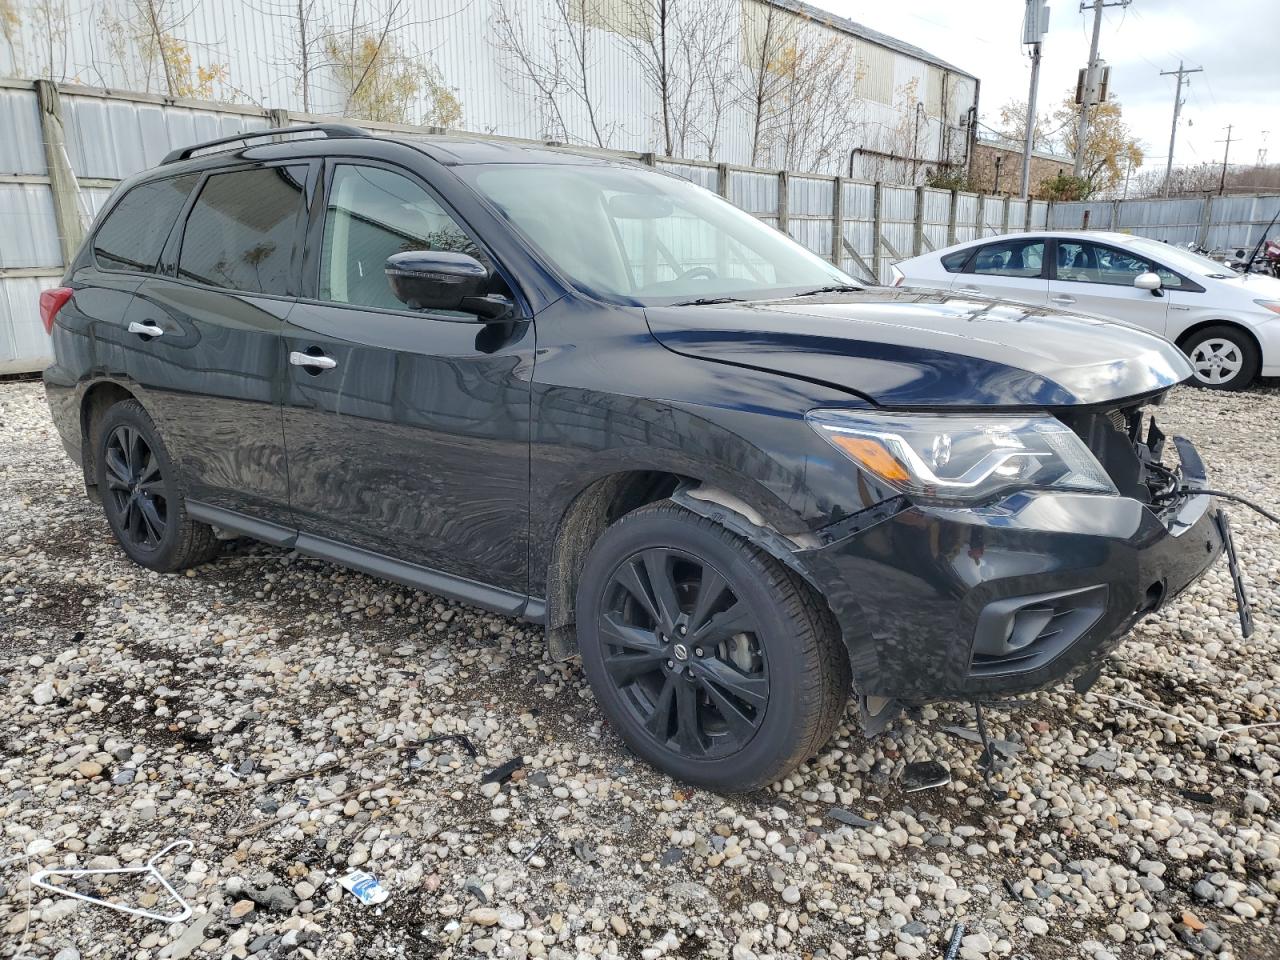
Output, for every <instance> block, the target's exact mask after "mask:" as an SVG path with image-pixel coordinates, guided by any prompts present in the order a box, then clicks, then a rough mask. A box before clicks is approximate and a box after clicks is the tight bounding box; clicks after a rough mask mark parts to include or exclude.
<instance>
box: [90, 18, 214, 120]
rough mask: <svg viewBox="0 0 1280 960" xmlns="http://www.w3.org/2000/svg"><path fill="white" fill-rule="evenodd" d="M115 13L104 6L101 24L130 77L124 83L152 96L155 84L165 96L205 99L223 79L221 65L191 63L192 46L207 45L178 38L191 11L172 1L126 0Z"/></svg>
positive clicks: (112, 52) (114, 55)
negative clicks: (184, 9) (182, 10)
mask: <svg viewBox="0 0 1280 960" xmlns="http://www.w3.org/2000/svg"><path fill="white" fill-rule="evenodd" d="M118 9H119V13H116V12H115V11H114V10H113V8H111V7H105V8H104V9H103V13H102V18H101V22H100V26H101V28H102V32H103V34H104V35H105V36H106V38H107V46H108V49H109V53H110V56H111V58H112V60H113V61H114V62H115V63H116V64H118V65H119V66H120V67H121V68H122V69H123V70H125V72H126V75H127V76H128V77H129V79H128V80H127V81H126V82H127V83H129V84H132V85H134V86H140V87H141V88H142V89H143V90H144V91H146V92H147V93H150V92H151V90H152V84H153V81H158V84H159V89H160V92H161V93H164V94H166V95H167V96H170V97H201V98H206V99H207V98H209V97H212V96H213V95H214V89H215V87H216V85H218V84H219V83H222V82H224V81H225V80H226V77H227V69H226V66H225V65H224V64H218V63H214V64H210V65H200V64H197V63H196V62H195V58H194V57H193V56H192V52H191V51H192V47H197V46H199V47H206V48H207V47H208V46H209V45H207V44H196V43H194V42H192V41H190V40H187V39H185V38H184V37H183V36H182V28H183V26H184V25H185V24H186V21H187V20H188V19H189V18H190V16H191V11H187V12H185V13H184V12H180V11H179V10H177V9H176V4H175V3H174V0H127V2H126V3H124V4H122V5H121V6H120V7H119V8H118ZM95 60H96V55H95ZM93 67H94V68H95V69H96V68H97V63H96V62H95V63H94V64H93Z"/></svg>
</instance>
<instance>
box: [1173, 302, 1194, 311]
mask: <svg viewBox="0 0 1280 960" xmlns="http://www.w3.org/2000/svg"><path fill="white" fill-rule="evenodd" d="M1169 309H1170V310H1190V309H1191V308H1190V307H1180V306H1178V305H1177V304H1176V303H1171V304H1169Z"/></svg>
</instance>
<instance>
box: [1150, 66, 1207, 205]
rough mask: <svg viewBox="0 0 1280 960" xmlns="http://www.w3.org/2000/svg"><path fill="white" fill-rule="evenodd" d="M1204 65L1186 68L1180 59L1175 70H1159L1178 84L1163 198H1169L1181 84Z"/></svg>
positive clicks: (1180, 108) (1180, 105) (1165, 166)
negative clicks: (1188, 75)
mask: <svg viewBox="0 0 1280 960" xmlns="http://www.w3.org/2000/svg"><path fill="white" fill-rule="evenodd" d="M1203 72H1204V67H1191V68H1187V67H1184V66H1183V65H1182V61H1181V60H1179V61H1178V69H1177V70H1161V71H1160V76H1162V77H1177V78H1178V86H1177V89H1175V90H1174V91H1173V129H1172V130H1170V131H1169V156H1168V158H1166V160H1165V162H1164V198H1165V199H1166V200H1168V199H1169V180H1170V179H1171V178H1172V177H1173V143H1174V141H1175V140H1177V139H1178V114H1179V113H1181V112H1182V85H1183V84H1184V83H1190V82H1191V81H1190V80H1188V79H1187V74H1189V73H1203Z"/></svg>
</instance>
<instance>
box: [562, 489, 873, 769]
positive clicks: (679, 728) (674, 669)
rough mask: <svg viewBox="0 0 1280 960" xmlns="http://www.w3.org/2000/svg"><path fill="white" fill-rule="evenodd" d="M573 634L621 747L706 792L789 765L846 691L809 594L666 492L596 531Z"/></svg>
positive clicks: (810, 751) (832, 633) (840, 707)
mask: <svg viewBox="0 0 1280 960" xmlns="http://www.w3.org/2000/svg"><path fill="white" fill-rule="evenodd" d="M655 584H656V585H657V586H655ZM704 593H705V594H706V596H705V597H704V595H703V594H704ZM577 633H578V646H579V649H580V652H581V654H582V663H583V668H584V669H585V671H586V674H587V678H588V680H589V681H590V683H591V687H592V689H593V690H594V691H595V694H596V698H597V700H598V701H599V702H600V705H601V707H602V709H603V710H604V712H605V714H606V716H607V717H608V718H609V720H610V721H611V722H612V723H613V724H614V726H615V727H616V728H617V730H618V733H619V735H620V736H621V737H622V739H623V740H624V741H625V742H626V744H627V746H628V747H630V748H631V750H632V751H634V752H635V753H636V754H637V755H639V756H640V757H642V758H643V759H645V760H647V761H648V762H649V763H651V764H653V765H654V766H655V767H658V768H659V769H661V770H663V771H665V772H666V773H669V774H670V775H671V776H673V777H675V778H677V779H679V780H682V781H685V782H686V783H691V784H695V785H697V786H700V787H706V788H708V789H710V790H714V791H717V792H723V793H734V792H740V791H746V790H754V789H757V788H759V787H762V786H765V785H766V784H769V783H772V782H773V781H775V780H777V779H779V778H780V777H783V776H785V775H786V774H788V773H790V772H791V771H792V770H793V769H795V767H796V766H798V765H799V764H800V763H802V762H804V761H805V760H807V759H809V758H810V757H812V756H813V755H814V754H815V753H817V752H818V750H819V749H820V748H821V747H822V745H823V744H824V743H826V741H827V740H828V739H829V738H830V736H831V734H832V733H833V732H834V731H835V729H836V727H837V726H838V725H839V722H840V719H841V717H842V716H843V714H844V708H845V706H846V704H847V702H848V697H849V685H850V681H849V659H848V655H847V653H846V651H845V648H844V644H843V642H842V641H841V639H840V635H839V631H838V629H837V627H836V624H835V620H834V618H833V617H832V615H831V613H830V611H829V610H828V609H827V607H826V605H825V604H824V603H823V602H822V601H821V599H820V598H818V597H817V596H815V595H814V593H813V591H812V590H811V589H810V588H809V586H808V585H807V584H806V583H805V582H804V581H803V580H802V579H800V578H799V577H798V576H797V575H796V574H794V573H793V572H791V571H790V570H788V569H787V568H786V567H784V566H783V565H782V564H780V563H779V562H778V561H777V560H775V559H774V558H773V557H771V556H770V555H769V554H767V553H765V552H764V551H762V550H760V549H758V548H756V547H754V546H752V545H751V544H749V543H747V542H746V541H744V540H742V539H741V538H739V537H737V536H736V535H734V534H733V533H730V532H729V531H728V530H725V529H724V528H723V527H721V526H720V525H719V524H717V523H714V522H712V521H711V520H708V519H706V518H704V517H699V516H697V515H696V514H694V513H691V512H690V511H688V510H685V509H683V508H681V507H679V506H677V505H675V504H673V503H671V502H670V501H662V502H660V503H655V504H650V505H648V506H645V507H641V508H640V509H638V510H635V511H634V512H632V513H629V514H627V515H626V516H625V517H623V518H622V519H621V520H619V521H618V522H617V523H615V524H614V525H613V526H611V527H609V529H607V530H606V531H605V532H604V534H603V535H601V537H600V539H599V540H598V541H596V543H595V545H594V546H593V547H592V549H591V552H590V554H589V555H588V557H587V561H586V564H585V567H584V570H583V574H582V577H581V579H580V581H579V584H578V595H577ZM700 641H701V642H700ZM668 690H670V692H669V693H668Z"/></svg>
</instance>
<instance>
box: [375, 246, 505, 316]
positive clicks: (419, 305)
mask: <svg viewBox="0 0 1280 960" xmlns="http://www.w3.org/2000/svg"><path fill="white" fill-rule="evenodd" d="M383 270H384V272H385V273H386V275H387V283H389V284H390V285H391V292H392V293H393V294H394V295H395V298H396V299H397V300H399V301H400V302H401V303H403V304H404V305H405V306H407V307H409V308H410V309H411V310H454V311H466V310H467V307H466V306H465V305H464V304H463V301H464V300H468V299H470V298H473V297H482V296H483V295H484V294H485V292H486V290H487V288H488V286H489V271H488V270H486V269H485V268H484V265H483V264H482V263H481V262H480V261H479V260H477V259H476V258H475V257H473V256H471V255H470V254H466V253H454V252H453V251H451V250H409V251H406V252H404V253H393V254H392V255H391V256H389V257H387V262H386V264H385V266H384V267H383Z"/></svg>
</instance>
